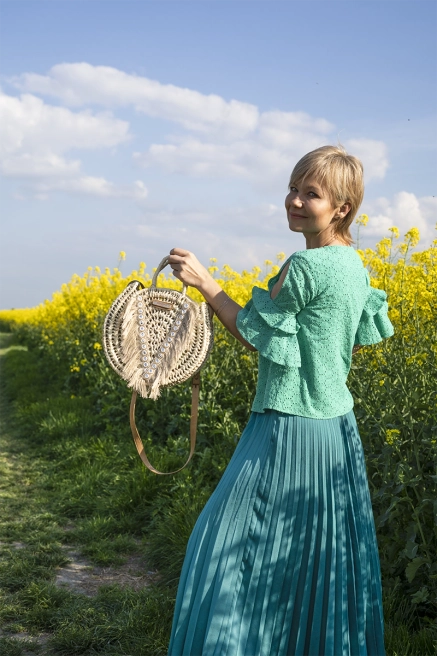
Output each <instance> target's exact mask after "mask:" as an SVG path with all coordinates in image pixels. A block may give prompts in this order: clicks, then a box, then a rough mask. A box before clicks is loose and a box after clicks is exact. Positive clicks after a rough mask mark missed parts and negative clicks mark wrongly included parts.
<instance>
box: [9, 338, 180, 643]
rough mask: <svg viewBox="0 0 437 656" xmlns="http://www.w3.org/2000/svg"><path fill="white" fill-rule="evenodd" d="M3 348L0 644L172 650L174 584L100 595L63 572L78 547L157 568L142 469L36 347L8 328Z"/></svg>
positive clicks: (111, 566)
mask: <svg viewBox="0 0 437 656" xmlns="http://www.w3.org/2000/svg"><path fill="white" fill-rule="evenodd" d="M0 348H1V351H0V357H1V360H2V402H1V429H2V430H1V438H0V439H1V444H0V451H1V454H2V455H1V459H0V497H1V499H0V503H1V507H2V513H1V522H0V586H1V590H2V592H1V599H0V622H1V627H2V632H1V636H0V652H1V653H2V654H3V656H13V655H17V656H20V655H22V654H23V655H24V654H96V653H101V654H108V655H109V654H119V655H122V654H123V655H127V654H131V655H132V656H136V655H137V654H138V655H140V654H141V656H144V655H145V654H146V655H148V654H150V656H161V655H163V654H166V647H167V643H168V632H169V628H170V622H171V616H172V610H173V603H174V591H173V590H172V589H169V588H166V587H162V586H161V587H159V586H158V585H156V583H155V584H154V585H151V584H150V583H149V584H148V585H147V584H146V585H144V587H143V588H142V589H137V590H135V589H132V587H130V586H129V585H127V586H126V585H119V584H106V585H102V586H98V591H97V594H94V595H92V596H89V595H87V594H83V593H78V592H76V591H75V590H74V588H73V589H72V587H71V586H69V587H63V586H60V585H58V584H57V583H56V574H57V573H58V572H59V571H60V568H61V567H64V566H66V565H68V561H69V554H70V553H71V548H72V547H74V548H75V549H77V550H78V551H79V552H80V553H81V555H82V556H84V557H86V558H87V560H88V562H89V563H90V565H96V566H100V568H102V567H104V568H105V572H106V573H108V571H112V572H113V573H114V579H116V578H117V576H116V574H117V572H118V571H119V569H120V567H121V566H122V564H123V563H124V562H125V561H126V559H127V558H128V557H129V555H130V556H132V555H135V556H136V557H137V558H138V559H139V562H140V564H141V566H142V567H144V569H145V571H147V561H146V558H145V556H144V549H145V543H146V542H147V540H146V536H145V533H144V528H145V522H144V521H142V518H141V514H142V508H143V505H142V504H141V502H140V499H139V498H137V496H136V495H138V494H140V491H139V490H138V489H135V480H137V481H139V487H141V481H143V480H144V475H143V472H142V471H141V469H140V468H139V467H138V466H137V462H136V460H135V459H134V458H133V454H132V455H131V456H130V455H127V456H126V452H127V453H128V454H129V451H130V449H127V448H126V449H124V448H123V447H122V446H120V445H119V444H117V437H118V436H114V437H113V439H111V438H110V437H108V436H105V435H99V430H98V427H97V426H96V424H95V421H94V419H93V413H92V411H91V408H90V406H89V404H87V403H86V402H85V401H83V400H81V399H76V398H69V397H68V396H67V395H63V394H62V393H60V392H59V390H58V389H57V381H56V380H55V379H53V378H51V376H50V372H47V371H45V370H44V368H43V367H42V364H41V362H40V361H38V358H37V356H36V355H35V354H33V353H29V352H27V351H26V350H24V349H22V348H20V347H18V348H17V347H16V346H14V345H13V344H11V343H10V337H9V336H8V337H5V336H4V335H3V336H2V339H1V342H0ZM107 578H108V577H107Z"/></svg>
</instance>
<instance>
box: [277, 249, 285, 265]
mask: <svg viewBox="0 0 437 656" xmlns="http://www.w3.org/2000/svg"><path fill="white" fill-rule="evenodd" d="M276 259H277V260H278V262H282V261H283V260H285V253H283V252H282V251H281V252H280V253H278V254H277V255H276Z"/></svg>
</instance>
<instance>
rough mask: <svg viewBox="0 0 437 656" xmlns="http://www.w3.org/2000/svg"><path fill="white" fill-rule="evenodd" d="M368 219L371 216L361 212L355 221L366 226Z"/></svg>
mask: <svg viewBox="0 0 437 656" xmlns="http://www.w3.org/2000/svg"><path fill="white" fill-rule="evenodd" d="M368 220H369V217H368V216H367V214H360V215H359V216H357V218H356V219H355V223H358V225H362V226H366V225H367V222H368Z"/></svg>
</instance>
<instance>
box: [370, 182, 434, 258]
mask: <svg viewBox="0 0 437 656" xmlns="http://www.w3.org/2000/svg"><path fill="white" fill-rule="evenodd" d="M361 209H362V211H363V212H364V213H366V214H368V216H369V222H368V224H367V226H366V227H365V228H363V230H362V232H361V235H360V240H361V239H366V241H367V240H369V239H370V240H371V242H372V244H374V243H375V238H376V239H381V238H382V237H389V236H390V233H389V232H388V229H389V228H391V227H392V226H396V227H397V228H399V231H400V233H401V235H404V234H405V233H406V232H407V231H408V230H410V228H418V229H419V232H420V237H421V239H420V243H419V247H424V248H425V247H427V246H429V244H430V243H431V241H432V240H433V239H435V238H436V234H435V230H434V226H435V222H436V218H437V198H433V197H432V196H423V197H421V198H418V197H417V196H415V195H414V194H412V193H410V192H407V191H401V192H399V193H397V194H395V195H394V197H393V198H392V199H388V198H385V197H380V198H377V199H376V200H374V201H369V202H366V203H364V204H363V206H362V208H361Z"/></svg>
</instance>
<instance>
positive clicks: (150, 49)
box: [0, 0, 437, 308]
mask: <svg viewBox="0 0 437 656" xmlns="http://www.w3.org/2000/svg"><path fill="white" fill-rule="evenodd" d="M436 7H437V5H436V3H435V2H427V1H423V0H410V1H408V2H398V1H397V0H383V1H360V0H354V1H352V0H349V1H346V2H345V1H338V2H331V1H329V0H325V1H324V2H317V1H315V2H312V1H300V2H294V1H282V2H277V1H275V0H264V1H262V2H257V1H253V0H240V1H228V2H224V1H220V0H215V1H214V0H209V1H200V0H199V1H197V2H191V1H185V0H183V1H179V2H169V1H166V0H164V1H152V2H148V1H140V0H137V1H130V0H116V1H113V2H108V1H107V0H84V1H77V0H69V1H68V0H64V1H57V0H51V1H40V0H33V1H31V2H28V1H20V0H14V1H5V0H1V1H0V10H1V24H0V37H1V42H0V43H1V78H0V84H1V91H2V93H1V98H0V121H1V127H0V131H1V149H0V157H1V160H0V171H1V172H2V177H1V180H0V191H1V198H2V215H3V219H2V258H1V264H0V267H1V268H0V275H1V280H2V287H1V297H0V307H3V308H7V307H24V306H32V305H35V304H37V303H39V302H41V301H43V300H44V299H45V298H49V297H50V296H51V294H52V292H53V291H55V290H56V289H58V288H59V287H60V286H61V284H62V283H63V282H66V281H68V280H69V279H70V277H71V275H72V274H73V273H79V274H81V273H83V272H84V271H85V270H86V268H87V267H88V266H90V265H91V266H95V265H98V266H100V267H105V266H115V265H116V263H117V260H118V252H119V251H120V250H124V251H126V252H127V260H126V262H125V263H124V265H123V269H124V271H125V272H127V271H129V270H131V269H132V268H134V267H135V266H136V265H137V264H138V263H139V262H140V261H141V260H143V261H145V262H146V263H147V266H148V270H149V271H151V269H152V268H153V267H154V266H156V265H157V263H158V262H159V261H160V259H161V258H162V257H163V255H164V254H165V253H167V252H168V251H169V250H170V248H172V247H173V246H181V247H184V248H188V249H190V250H193V251H194V252H195V253H196V254H197V255H198V257H199V259H201V260H202V261H203V262H204V263H205V264H208V260H209V258H210V257H216V258H217V259H218V261H219V264H224V263H227V264H230V265H231V266H233V267H235V268H237V269H242V268H251V267H252V266H254V265H255V264H260V265H262V263H263V261H264V260H265V259H266V258H267V259H272V260H274V259H275V255H276V253H277V252H279V251H284V252H285V253H287V255H288V254H290V253H292V252H294V251H296V250H301V249H303V248H305V242H304V239H303V237H302V236H299V235H296V234H293V233H290V232H289V230H288V226H287V223H286V218H285V211H284V210H283V201H284V196H285V191H286V187H287V181H288V175H289V173H290V172H291V169H292V168H293V165H294V164H295V163H296V161H297V160H298V159H299V158H300V157H301V156H302V155H304V154H305V153H306V152H308V151H309V150H311V149H312V148H315V147H317V146H320V145H324V144H326V143H336V142H337V140H338V139H339V140H340V141H341V142H342V143H343V144H344V145H345V146H346V147H347V149H348V150H349V152H351V153H352V154H355V155H358V156H359V157H361V158H362V160H363V162H364V165H365V170H366V195H365V200H364V203H363V205H362V208H361V211H362V212H365V213H367V214H368V215H369V216H370V220H369V224H368V226H367V228H366V229H365V230H363V231H362V234H361V236H360V246H361V247H366V246H373V245H374V244H375V243H376V241H377V240H378V239H380V238H381V237H383V236H386V235H387V234H388V232H387V231H388V227H390V226H391V225H396V226H398V227H399V228H400V230H401V232H406V231H407V230H408V229H409V228H410V227H413V226H416V227H418V228H419V229H420V231H421V234H422V240H421V243H420V245H419V247H426V246H428V245H429V244H430V243H431V241H432V240H433V239H435V237H436V234H435V230H434V226H435V223H436V214H437V213H436V209H437V201H436V196H437V193H436V186H437V185H436V180H437V175H436V174H437V163H436V161H437V160H436V145H437V135H436V132H437V129H436V95H437V87H436V61H437V60H436V56H435V55H436V47H435V43H436Z"/></svg>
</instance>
